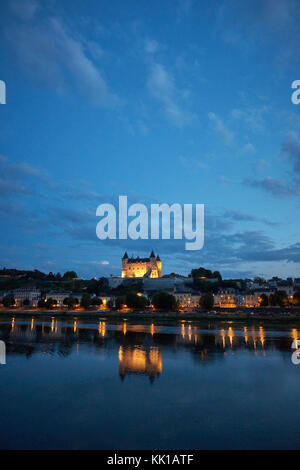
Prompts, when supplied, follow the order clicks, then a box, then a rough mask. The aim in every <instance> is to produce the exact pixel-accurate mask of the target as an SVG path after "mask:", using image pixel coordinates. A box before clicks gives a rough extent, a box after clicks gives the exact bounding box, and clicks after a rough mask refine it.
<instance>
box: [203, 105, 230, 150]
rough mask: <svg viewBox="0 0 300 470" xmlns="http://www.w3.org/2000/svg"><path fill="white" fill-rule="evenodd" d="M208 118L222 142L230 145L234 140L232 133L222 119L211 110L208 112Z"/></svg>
mask: <svg viewBox="0 0 300 470" xmlns="http://www.w3.org/2000/svg"><path fill="white" fill-rule="evenodd" d="M208 119H209V120H210V122H211V123H212V126H213V129H214V131H215V133H216V134H217V135H218V137H219V138H220V139H221V140H222V142H224V144H225V145H231V144H232V143H233V140H234V134H233V132H231V131H230V130H229V129H228V127H227V126H226V125H225V123H224V121H223V120H222V119H221V118H220V117H219V116H217V115H216V114H215V113H213V112H210V113H208Z"/></svg>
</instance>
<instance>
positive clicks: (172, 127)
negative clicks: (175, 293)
mask: <svg viewBox="0 0 300 470" xmlns="http://www.w3.org/2000/svg"><path fill="white" fill-rule="evenodd" d="M298 7H299V4H298V2H297V1H296V0H295V1H294V0H276V2H275V1H271V0H245V1H243V2H241V1H238V0H226V1H220V0H218V1H217V0H212V1H209V2H205V1H200V0H198V1H197V0H163V1H161V0H160V1H158V0H151V1H149V0H74V1H69V0H60V1H58V0H57V1H55V0H50V1H44V2H43V1H41V0H2V1H1V3H0V18H1V21H0V41H1V43H0V44H1V46H0V52H1V54H0V79H1V80H4V81H5V83H6V87H7V103H6V105H0V120H1V121H0V122H1V127H0V143H1V148H0V221H1V222H0V223H1V234H0V266H1V267H2V266H6V267H16V268H19V269H34V268H37V269H40V270H43V271H46V272H49V271H52V272H57V271H60V272H64V271H66V270H69V269H75V270H76V271H77V273H78V275H80V276H84V277H86V276H88V277H92V276H97V277H98V276H101V275H109V274H118V275H119V274H120V267H121V256H122V255H123V253H124V251H125V250H127V251H128V253H129V254H131V253H134V254H135V255H136V254H137V253H139V254H140V255H141V256H148V255H149V253H150V251H151V249H152V248H153V249H154V251H155V252H158V253H159V255H160V257H161V259H162V265H163V273H168V272H171V271H175V272H180V273H183V274H187V273H189V272H190V270H191V269H192V268H193V267H198V266H205V267H207V268H210V269H213V270H215V269H218V270H220V271H221V273H222V274H223V276H224V277H231V276H234V277H238V276H243V277H246V276H247V277H253V276H256V275H263V276H265V277H271V276H273V275H279V276H282V277H287V276H293V277H296V276H299V275H300V270H299V266H300V264H299V263H300V241H299V228H300V222H299V207H300V205H299V195H300V189H299V182H300V134H299V132H300V105H294V104H292V102H291V94H292V89H291V83H292V81H294V80H296V79H300V69H299V41H300V28H299V24H300V8H298ZM119 195H127V196H128V198H129V202H130V203H134V202H142V203H144V204H147V205H148V204H150V203H151V202H158V203H163V202H166V203H172V202H178V203H182V204H183V203H193V204H196V203H204V204H205V244H204V248H203V249H202V250H201V251H186V250H185V249H184V241H183V242H180V241H178V240H176V241H174V240H169V241H165V240H160V241H151V240H148V241H145V240H143V241H141V240H138V241H132V240H115V241H100V240H99V239H97V238H96V232H95V229H96V224H97V222H98V219H97V218H96V215H95V213H96V208H97V206H98V204H100V203H103V202H116V201H117V198H118V196H119Z"/></svg>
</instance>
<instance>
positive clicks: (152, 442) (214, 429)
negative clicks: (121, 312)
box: [0, 318, 300, 449]
mask: <svg viewBox="0 0 300 470" xmlns="http://www.w3.org/2000/svg"><path fill="white" fill-rule="evenodd" d="M298 335H299V337H300V328H299V326H298V329H297V328H296V326H295V325H294V326H281V327H277V328H274V327H270V326H266V325H265V326H259V324H257V325H255V326H251V325H248V326H247V327H246V326H245V325H243V324H235V323H230V322H218V323H210V324H209V323H207V322H205V323H199V322H197V323H193V322H178V323H172V324H170V325H167V324H165V325H158V324H157V325H156V324H152V325H143V324H133V323H129V322H128V321H122V322H118V323H109V322H108V321H106V319H105V318H101V319H99V321H97V322H95V321H93V322H88V321H82V320H80V321H79V320H77V321H76V320H72V321H71V320H68V321H63V320H56V319H52V320H51V319H50V320H49V321H41V320H29V321H28V320H21V319H15V320H12V319H3V318H2V319H1V321H0V339H2V340H3V341H5V343H6V347H7V357H6V365H0V386H1V400H0V417H1V431H0V432H1V436H0V447H1V448H6V449H101V448H103V449H141V448H153V449H180V448H186V449H196V448H200V449H214V448H217V449H222V448H231V449H232V448H235V449H249V448H250V449H251V448H252V449H261V448H262V449H276V448H277V449H282V448H285V449H291V448H292V449H293V448H294V449H300V436H299V422H300V403H299V391H300V365H298V366H297V365H293V364H292V362H291V353H292V350H291V343H292V340H293V339H297V338H298Z"/></svg>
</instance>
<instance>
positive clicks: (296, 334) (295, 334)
mask: <svg viewBox="0 0 300 470" xmlns="http://www.w3.org/2000/svg"><path fill="white" fill-rule="evenodd" d="M292 338H293V340H294V341H295V345H296V349H298V343H297V340H298V338H299V336H298V331H297V330H296V328H293V329H292Z"/></svg>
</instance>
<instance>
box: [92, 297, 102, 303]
mask: <svg viewBox="0 0 300 470" xmlns="http://www.w3.org/2000/svg"><path fill="white" fill-rule="evenodd" d="M102 303H103V302H102V299H99V297H93V298H92V299H91V305H102Z"/></svg>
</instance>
